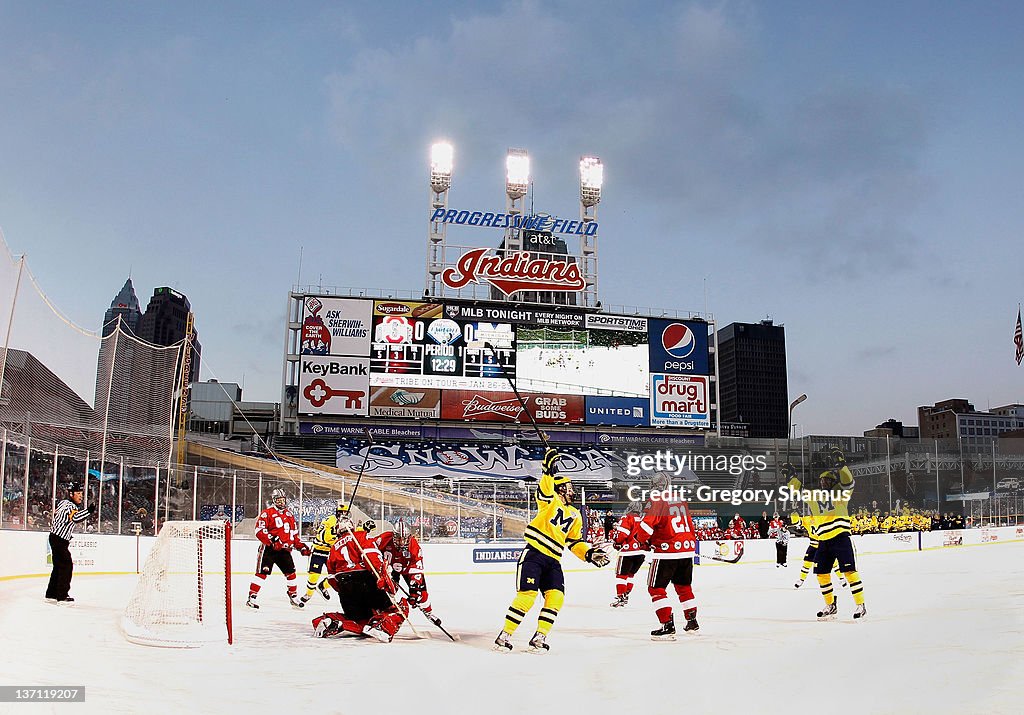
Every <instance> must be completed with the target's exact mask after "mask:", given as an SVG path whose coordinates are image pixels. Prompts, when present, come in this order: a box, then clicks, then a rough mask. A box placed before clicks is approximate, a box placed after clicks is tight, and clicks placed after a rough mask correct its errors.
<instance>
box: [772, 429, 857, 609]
mask: <svg viewBox="0 0 1024 715" xmlns="http://www.w3.org/2000/svg"><path fill="white" fill-rule="evenodd" d="M831 460H832V468H831V469H826V470H825V471H824V472H822V473H821V474H820V475H819V477H818V484H819V487H820V489H821V490H823V491H836V490H847V491H849V492H852V491H853V486H854V480H853V472H851V471H850V468H849V467H847V466H846V458H845V457H844V456H843V453H842V451H841V450H839V449H833V450H832V453H831ZM783 474H784V475H785V476H787V477H789V478H790V480H789V487H790V488H791V489H800V488H801V484H800V478H799V477H798V476H797V474H796V470H795V469H794V468H793V466H792V465H791V464H784V465H783ZM808 505H809V506H810V508H811V524H812V533H811V538H813V539H817V541H818V553H817V556H816V560H815V563H814V575H815V576H817V577H818V585H819V586H821V595H822V597H823V598H824V599H825V608H824V609H823V610H821V611H818V620H819V621H828V620H832V619H834V618H835V617H836V612H837V608H836V596H835V594H834V593H833V592H832V577H831V575H830V574H831V571H832V566H833V565H834V564H835V563H836V562H837V561H838V562H839V570H840V571H842V572H843V575H844V576H846V582H847V583H848V584H849V585H850V593H851V594H852V595H853V602H854V603H855V604H856V605H857V607H856V609H854V612H853V617H854V619H861V618H863V617H864V616H865V615H867V608H866V607H865V606H864V587H863V586H862V585H861V581H860V574H858V573H857V564H856V558H855V555H854V551H853V541H852V539H851V538H850V528H851V526H850V513H849V511H848V510H847V507H848V505H849V501H844V500H842V499H821V500H814V499H812V500H810V501H809V503H808Z"/></svg>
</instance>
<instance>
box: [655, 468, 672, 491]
mask: <svg viewBox="0 0 1024 715" xmlns="http://www.w3.org/2000/svg"><path fill="white" fill-rule="evenodd" d="M671 483H672V478H671V477H669V476H668V474H667V473H666V472H658V473H656V474H655V475H654V476H653V477H651V489H657V490H658V491H664V490H666V489H668V487H669V484H671Z"/></svg>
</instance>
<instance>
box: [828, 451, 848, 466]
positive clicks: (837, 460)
mask: <svg viewBox="0 0 1024 715" xmlns="http://www.w3.org/2000/svg"><path fill="white" fill-rule="evenodd" d="M830 456H831V457H832V467H833V468H834V469H835V470H836V471H837V472H838V471H839V470H840V469H842V468H843V467H845V466H846V456H845V455H844V454H843V451H842V450H841V449H836V448H833V450H832V454H831V455H830Z"/></svg>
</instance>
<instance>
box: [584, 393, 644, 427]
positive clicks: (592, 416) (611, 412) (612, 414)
mask: <svg viewBox="0 0 1024 715" xmlns="http://www.w3.org/2000/svg"><path fill="white" fill-rule="evenodd" d="M585 406H586V415H585V417H586V422H587V424H588V425H621V426H624V427H636V426H639V425H647V424H650V422H649V420H648V413H649V411H650V409H651V401H650V400H649V399H647V398H643V397H599V396H596V395H587V397H586V401H585Z"/></svg>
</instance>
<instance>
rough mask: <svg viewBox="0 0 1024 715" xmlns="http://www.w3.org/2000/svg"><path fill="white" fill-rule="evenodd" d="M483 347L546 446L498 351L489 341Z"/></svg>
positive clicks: (545, 445) (535, 421)
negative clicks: (492, 358)
mask: <svg viewBox="0 0 1024 715" xmlns="http://www.w3.org/2000/svg"><path fill="white" fill-rule="evenodd" d="M484 347H485V348H487V349H488V350H490V351H491V355H493V356H494V362H495V363H496V364H497V366H498V369H499V370H501V374H502V375H504V376H505V379H506V380H508V384H509V385H511V386H512V392H514V393H516V399H518V400H519V406H520V407H522V408H523V412H525V413H526V416H527V417H529V418H530V424H532V425H533V428H534V429H535V430H536V431H537V436H538V437H540V441H541V442H543V443H544V448H545V449H547V448H548V446H549V445H548V439H547V437H545V436H544V433H543V432H541V431H540V427H538V426H537V420H535V419H534V418H533V413H532V412H530V410H529V409H527V407H526V402H525V401H524V400H523V396H522V395H520V394H519V390H518V389H517V388H516V383H514V382H512V378H511V377H510V376H509V374H508V371H507V370H506V369H505V366H504V365H502V364H501V360H500V359H499V358H498V351H497V350H495V349H494V346H493V345H491V344H490V343H484Z"/></svg>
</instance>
